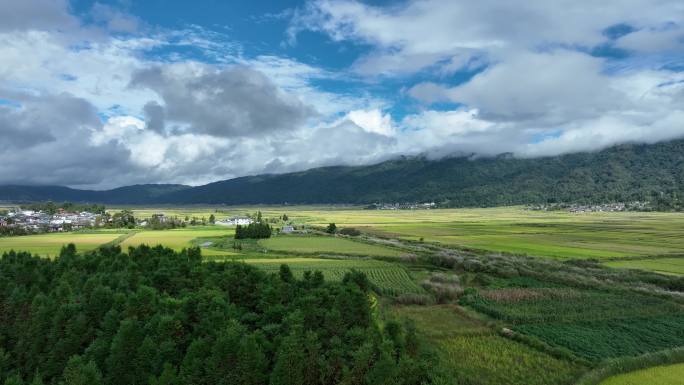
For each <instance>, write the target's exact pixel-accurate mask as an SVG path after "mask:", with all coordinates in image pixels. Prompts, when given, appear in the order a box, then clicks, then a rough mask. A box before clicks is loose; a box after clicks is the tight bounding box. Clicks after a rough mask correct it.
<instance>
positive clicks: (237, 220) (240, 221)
mask: <svg viewBox="0 0 684 385" xmlns="http://www.w3.org/2000/svg"><path fill="white" fill-rule="evenodd" d="M253 222H254V221H253V220H252V219H251V218H247V217H232V218H228V219H223V220H220V221H216V224H217V225H222V226H237V225H240V226H246V225H249V224H250V223H253Z"/></svg>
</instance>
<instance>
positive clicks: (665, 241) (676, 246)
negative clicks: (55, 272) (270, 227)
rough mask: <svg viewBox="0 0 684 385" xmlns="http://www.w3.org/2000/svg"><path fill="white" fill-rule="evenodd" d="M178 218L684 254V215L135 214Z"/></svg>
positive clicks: (552, 251) (331, 210)
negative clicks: (283, 219) (249, 219)
mask: <svg viewBox="0 0 684 385" xmlns="http://www.w3.org/2000/svg"><path fill="white" fill-rule="evenodd" d="M133 210H134V213H135V214H136V215H137V216H140V217H143V216H150V215H151V214H153V213H155V212H164V213H166V214H167V215H171V216H173V215H177V216H179V217H185V216H189V217H193V216H194V217H198V218H201V217H206V218H208V217H209V215H211V214H212V213H213V214H214V215H215V216H216V217H217V218H219V219H220V218H223V217H228V216H232V215H244V214H246V213H254V212H256V211H257V210H259V211H261V212H262V213H263V215H264V217H267V218H272V217H279V216H281V215H282V214H287V215H288V217H289V218H290V220H291V221H292V222H293V223H296V224H309V225H315V226H324V225H327V224H328V223H331V222H334V223H336V224H337V226H338V227H345V226H347V227H357V228H360V229H363V230H365V231H370V232H374V233H377V234H382V235H388V236H394V237H398V238H403V239H412V240H418V239H420V238H423V239H424V240H425V241H431V242H440V243H443V244H447V245H454V246H460V247H470V248H476V249H483V250H491V251H504V252H511V253H521V254H529V255H537V256H545V257H555V258H607V257H622V256H642V255H643V256H650V255H660V254H684V237H681V236H680V234H682V233H683V232H684V214H682V213H637V212H618V213H570V212H565V211H553V212H545V211H531V210H525V209H524V208H522V207H500V208H485V209H438V210H361V209H358V208H350V207H340V206H336V207H324V206H286V207H260V206H257V207H188V208H182V207H181V208H133Z"/></svg>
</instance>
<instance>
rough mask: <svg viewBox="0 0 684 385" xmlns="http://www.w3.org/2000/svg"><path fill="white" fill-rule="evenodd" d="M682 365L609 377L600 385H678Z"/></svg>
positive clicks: (682, 370) (682, 376) (682, 371)
mask: <svg viewBox="0 0 684 385" xmlns="http://www.w3.org/2000/svg"><path fill="white" fill-rule="evenodd" d="M683 381H684V364H677V365H664V366H655V367H653V368H648V369H642V370H637V371H635V372H631V373H625V374H620V375H617V376H614V377H611V378H609V379H607V380H605V381H603V382H601V384H600V385H680V384H682V382H683Z"/></svg>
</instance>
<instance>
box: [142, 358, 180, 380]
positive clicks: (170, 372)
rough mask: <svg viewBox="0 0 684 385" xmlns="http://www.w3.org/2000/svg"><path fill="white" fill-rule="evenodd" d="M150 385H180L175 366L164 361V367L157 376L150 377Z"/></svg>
mask: <svg viewBox="0 0 684 385" xmlns="http://www.w3.org/2000/svg"><path fill="white" fill-rule="evenodd" d="M150 385H181V383H180V380H179V379H178V375H177V374H176V368H174V367H173V365H171V364H169V363H168V362H165V363H164V369H163V370H162V372H161V374H160V375H159V377H152V378H151V379H150Z"/></svg>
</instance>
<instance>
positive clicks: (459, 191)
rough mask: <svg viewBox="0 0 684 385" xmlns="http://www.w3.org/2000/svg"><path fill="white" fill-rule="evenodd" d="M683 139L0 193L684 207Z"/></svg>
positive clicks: (94, 198)
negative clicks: (197, 181) (183, 182)
mask: <svg viewBox="0 0 684 385" xmlns="http://www.w3.org/2000/svg"><path fill="white" fill-rule="evenodd" d="M682 154H684V140H675V141H670V142H664V143H657V144H651V145H644V144H629V145H620V146H616V147H611V148H608V149H605V150H603V151H599V152H594V153H575V154H568V155H561V156H554V157H545V158H514V157H512V156H509V155H502V156H498V157H490V158H473V157H471V156H469V155H468V156H461V157H450V158H444V159H441V160H429V159H426V158H424V157H412V158H400V159H396V160H391V161H387V162H383V163H380V164H376V165H372V166H357V167H343V166H340V167H323V168H316V169H312V170H308V171H303V172H296V173H289V174H282V175H259V176H252V177H242V178H236V179H231V180H226V181H220V182H215V183H211V184H207V185H204V186H198V187H186V186H175V185H171V186H164V185H160V186H130V187H124V188H121V189H117V190H110V191H100V192H98V191H85V190H73V189H67V188H65V187H26V186H3V187H0V200H9V201H18V200H19V201H20V200H33V201H36V200H48V199H53V200H71V201H90V202H104V203H139V204H142V203H171V204H173V203H176V204H177V203H209V204H222V203H225V204H251V203H277V204H282V203H372V202H426V201H435V202H440V203H443V204H445V205H449V206H453V207H480V206H503V205H516V204H538V203H558V202H569V203H570V202H571V203H600V202H615V201H622V202H632V201H649V202H651V203H652V206H653V207H655V208H656V209H660V210H672V209H675V210H677V209H681V208H682V203H681V201H680V197H683V196H684V156H683V155H682Z"/></svg>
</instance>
